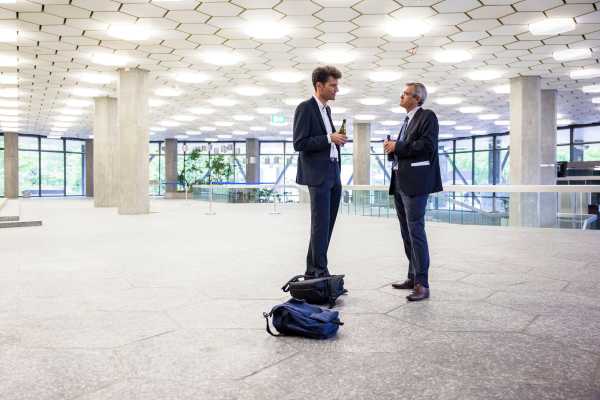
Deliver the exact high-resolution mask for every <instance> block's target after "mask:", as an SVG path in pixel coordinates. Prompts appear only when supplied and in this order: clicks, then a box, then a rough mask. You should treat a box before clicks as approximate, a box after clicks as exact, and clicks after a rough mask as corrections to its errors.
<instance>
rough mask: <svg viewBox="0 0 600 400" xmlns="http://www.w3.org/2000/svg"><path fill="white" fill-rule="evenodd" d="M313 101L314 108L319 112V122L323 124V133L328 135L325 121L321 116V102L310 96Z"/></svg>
mask: <svg viewBox="0 0 600 400" xmlns="http://www.w3.org/2000/svg"><path fill="white" fill-rule="evenodd" d="M310 99H311V100H312V103H313V108H314V110H315V112H316V113H317V119H318V120H319V124H320V125H321V129H322V130H323V135H327V129H325V123H324V122H323V117H321V110H319V103H317V100H315V98H314V97H311V98H310Z"/></svg>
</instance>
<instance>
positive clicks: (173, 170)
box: [165, 139, 177, 193]
mask: <svg viewBox="0 0 600 400" xmlns="http://www.w3.org/2000/svg"><path fill="white" fill-rule="evenodd" d="M165 180H166V181H167V184H166V186H165V192H167V193H172V192H176V191H177V183H176V182H177V139H165Z"/></svg>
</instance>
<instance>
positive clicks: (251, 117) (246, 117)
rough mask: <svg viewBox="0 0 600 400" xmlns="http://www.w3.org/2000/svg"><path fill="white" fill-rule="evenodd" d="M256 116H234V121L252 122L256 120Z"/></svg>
mask: <svg viewBox="0 0 600 400" xmlns="http://www.w3.org/2000/svg"><path fill="white" fill-rule="evenodd" d="M254 118H255V117H254V115H234V116H233V119H235V120H236V121H252V120H253V119H254Z"/></svg>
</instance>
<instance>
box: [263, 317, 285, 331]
mask: <svg viewBox="0 0 600 400" xmlns="http://www.w3.org/2000/svg"><path fill="white" fill-rule="evenodd" d="M272 314H273V313H266V312H264V313H263V317H265V321H266V322H267V332H268V333H269V335H271V336H281V335H279V334H278V335H276V334H274V333H273V332H272V331H271V327H269V317H270V316H271V315H272Z"/></svg>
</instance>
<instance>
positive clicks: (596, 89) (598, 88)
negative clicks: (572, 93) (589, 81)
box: [581, 85, 600, 93]
mask: <svg viewBox="0 0 600 400" xmlns="http://www.w3.org/2000/svg"><path fill="white" fill-rule="evenodd" d="M581 91H582V92H584V93H600V85H588V86H584V87H582V88H581Z"/></svg>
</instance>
